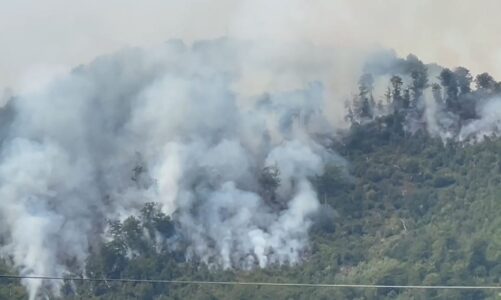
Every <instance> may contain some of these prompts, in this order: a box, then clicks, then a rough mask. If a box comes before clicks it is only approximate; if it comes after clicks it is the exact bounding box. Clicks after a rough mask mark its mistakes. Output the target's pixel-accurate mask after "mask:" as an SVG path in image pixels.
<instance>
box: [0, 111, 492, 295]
mask: <svg viewBox="0 0 501 300" xmlns="http://www.w3.org/2000/svg"><path fill="white" fill-rule="evenodd" d="M377 122H379V123H381V124H385V125H386V126H374V123H369V124H366V125H357V126H353V127H352V128H351V133H350V134H349V135H347V137H346V138H345V139H344V141H343V142H344V143H340V144H338V145H335V146H333V147H334V148H336V150H337V151H338V152H340V153H341V154H342V155H343V156H344V157H346V158H347V159H348V160H349V161H350V166H349V170H348V171H349V172H348V173H349V174H350V175H349V176H347V175H346V172H344V170H341V169H339V168H337V167H331V168H329V169H328V171H327V172H326V174H325V175H324V176H322V177H321V178H317V179H316V180H315V182H316V184H317V188H318V191H319V195H320V196H321V199H322V201H323V202H324V205H325V208H326V209H324V210H323V211H324V212H325V213H324V214H323V215H319V216H318V218H322V220H321V221H319V222H317V224H316V225H315V227H314V228H313V229H312V233H311V239H312V241H311V249H310V250H309V253H305V257H304V259H305V260H304V263H303V264H301V265H297V266H275V267H271V268H267V269H261V270H254V271H235V270H227V271H223V270H209V269H208V268H207V266H206V265H204V264H201V263H197V262H196V261H188V262H187V261H186V259H185V257H184V255H183V253H182V251H180V249H181V250H182V248H183V245H180V244H177V245H176V243H175V242H171V243H169V244H171V245H176V246H171V247H170V248H169V247H165V246H164V245H165V243H163V241H159V240H153V239H150V238H148V236H151V235H148V234H147V233H148V232H151V231H153V230H157V231H159V232H161V233H162V236H164V237H165V239H169V238H171V237H172V236H173V233H174V230H175V224H173V222H172V221H171V220H170V219H169V217H167V216H165V215H163V214H162V213H161V212H160V211H159V210H158V207H157V206H155V205H154V204H149V205H147V206H145V208H144V209H143V210H142V214H141V216H140V217H130V218H128V219H127V220H125V221H124V222H117V221H113V222H110V226H109V228H110V229H109V233H110V235H111V238H110V240H109V241H108V242H107V243H105V244H104V245H102V247H101V248H100V249H98V250H96V251H94V253H95V254H94V255H93V256H92V257H90V258H89V260H88V266H87V270H86V273H87V276H89V277H93V278H102V277H108V278H118V277H124V278H139V279H141V278H154V279H180V280H186V279H190V280H193V279H194V280H217V281H225V280H231V281H233V280H245V281H270V282H310V283H334V282H335V283H373V284H429V285H434V284H441V285H476V284H482V285H486V284H500V280H501V239H499V238H498V237H500V236H501V232H500V231H501V218H500V217H499V213H498V212H499V211H500V210H501V202H500V201H498V197H499V195H500V194H501V186H500V183H501V159H500V158H499V155H498V153H499V151H501V140H499V139H490V138H487V139H486V140H485V141H484V142H482V143H477V144H473V145H471V144H459V143H454V142H449V143H447V144H444V143H443V142H442V141H441V140H439V139H433V138H430V137H429V136H428V135H427V134H424V133H417V134H414V135H412V136H411V135H409V134H406V133H404V131H402V130H394V129H393V128H398V127H399V126H396V127H395V126H392V125H391V124H392V122H397V120H396V119H395V117H394V116H387V117H382V118H379V119H378V120H377ZM328 207H332V208H334V209H335V211H334V210H332V211H329V209H327V208H328ZM0 268H1V270H2V273H5V272H8V269H7V268H6V267H5V266H0ZM1 280H2V285H1V289H0V299H16V298H17V299H23V298H25V296H26V295H25V294H24V291H23V289H22V288H21V287H20V286H19V285H17V284H16V282H15V281H12V280H9V281H8V280H6V279H1ZM73 287H76V289H74V288H73ZM73 290H75V292H74V291H73ZM63 293H64V298H66V299H136V298H138V299H313V298H315V299H333V298H335V299H356V298H359V299H484V298H492V299H494V297H495V296H496V294H495V293H494V292H489V291H457V290H443V291H420V290H391V289H366V290H360V289H348V288H345V289H331V288H316V289H313V288H294V287H287V288H276V287H252V286H246V287H242V286H239V287H231V286H187V285H167V284H145V283H138V284H133V283H126V284H124V283H106V282H91V283H85V284H80V283H70V282H68V283H66V286H65V288H64V289H63Z"/></svg>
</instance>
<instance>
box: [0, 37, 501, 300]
mask: <svg viewBox="0 0 501 300" xmlns="http://www.w3.org/2000/svg"><path fill="white" fill-rule="evenodd" d="M247 46H248V45H247V44H244V45H242V44H240V43H238V42H236V41H232V40H229V39H220V40H210V41H202V42H198V43H195V44H194V45H193V46H191V47H188V46H186V45H184V44H183V43H182V42H181V41H171V42H169V43H167V44H166V45H164V46H163V48H161V49H156V50H154V51H152V50H143V49H126V50H124V51H122V52H118V53H116V54H113V55H109V56H104V57H100V58H98V59H96V60H95V61H94V62H92V63H90V64H89V65H84V66H80V67H78V68H75V69H74V70H73V71H72V72H71V74H67V75H65V76H66V77H64V76H63V77H62V78H56V79H54V80H53V81H52V82H51V83H50V84H49V85H48V86H46V87H43V88H39V89H38V90H35V91H34V92H31V93H28V94H25V95H23V94H21V95H14V96H12V97H11V98H10V99H9V101H7V103H6V105H5V106H4V107H3V108H1V110H0V123H1V124H0V125H1V130H0V140H1V142H2V145H1V147H2V148H1V151H0V183H1V184H0V201H1V202H0V203H1V206H0V216H1V217H2V218H1V219H0V224H1V225H2V228H1V230H0V243H1V245H2V248H1V250H2V251H1V252H0V253H1V254H2V256H1V257H2V263H1V264H0V274H14V275H18V274H21V275H25V276H36V275H45V276H53V277H59V276H66V277H67V278H69V277H73V278H75V277H82V278H83V277H85V278H90V279H119V278H127V279H154V280H197V281H247V282H277V283H280V282H288V283H327V284H328V283H335V284H343V283H344V284H379V285H500V284H501V282H500V280H501V232H500V231H501V226H500V225H501V217H499V213H498V212H499V211H500V209H501V201H499V200H500V199H499V197H500V195H501V158H500V156H499V153H501V138H499V132H500V131H499V129H500V125H499V124H500V123H501V122H500V120H501V118H500V117H499V116H500V114H498V112H501V110H500V109H498V107H501V106H500V105H499V103H500V100H499V95H500V93H501V85H500V83H499V82H497V81H496V80H495V79H494V78H493V77H492V76H490V75H489V74H487V73H483V74H479V75H477V76H475V77H474V76H473V75H471V74H470V72H469V71H468V70H467V69H466V68H463V67H459V68H456V69H454V70H449V69H447V68H442V67H440V66H437V65H426V64H424V63H423V62H421V61H420V60H419V59H418V58H417V57H415V56H413V55H409V56H408V57H407V58H406V59H401V58H398V57H396V56H395V54H394V53H392V52H390V54H388V52H383V53H382V54H381V53H380V54H378V55H376V56H374V57H371V58H369V59H368V62H367V63H366V64H365V68H364V70H363V75H362V76H361V77H360V80H359V81H358V91H355V92H354V93H353V97H352V98H351V99H349V101H347V103H346V124H347V126H346V127H345V128H334V126H332V124H331V123H330V120H329V116H326V110H325V109H324V103H325V102H328V101H334V100H332V99H329V98H327V96H326V95H327V94H326V93H325V84H324V83H322V82H319V81H314V80H313V81H308V82H307V83H305V84H303V85H301V87H300V88H297V89H291V90H285V91H271V92H269V93H263V94H259V95H251V96H245V95H240V94H238V93H237V92H235V90H234V89H235V85H236V83H239V81H238V80H239V79H240V76H241V74H240V72H241V69H242V65H241V64H242V62H245V61H246V59H249V57H247V56H245V55H247V54H244V53H247V52H243V51H241V47H247ZM236 49H240V50H236ZM245 49H246V50H248V49H247V48H245ZM251 50H252V51H257V52H259V51H262V49H261V48H260V47H257V50H256V49H252V48H251V49H250V50H249V51H251ZM221 53H224V54H225V55H224V59H222V56H221ZM254 54H255V53H254ZM260 55H262V56H263V57H265V58H266V59H263V61H261V63H260V64H258V65H259V66H260V67H263V68H264V69H266V70H267V69H268V68H271V69H274V70H282V68H283V67H284V66H286V65H287V63H290V62H289V61H287V60H285V62H284V61H280V57H279V56H277V57H272V58H273V59H271V58H270V57H268V56H265V55H264V54H262V53H260ZM267 55H268V54H267ZM274 55H276V53H275V54H274ZM253 58H254V59H255V57H253ZM200 61H204V62H205V63H206V64H204V65H203V68H202V67H196V68H194V67H192V66H194V65H195V66H199V64H200ZM251 61H252V62H254V61H253V60H251ZM263 62H266V63H263ZM271 62H273V65H271V66H270V65H268V63H269V64H271ZM291 69H292V71H291V73H296V72H297V70H295V69H293V68H291ZM299 69H301V68H299ZM280 72H281V71H280ZM284 72H285V71H284ZM257 73H258V74H260V73H259V72H257ZM287 75H288V76H290V74H287ZM286 77H287V76H286ZM381 87H383V89H381ZM381 90H382V91H383V93H381V94H379V92H381ZM68 99H70V100H72V101H68ZM242 103H244V104H246V105H243V104H242ZM54 110H57V113H54ZM498 296H499V295H498V294H497V291H494V290H446V289H444V290H413V289H390V288H379V289H356V288H336V289H335V288H329V287H319V288H312V287H272V286H223V285H185V284H165V283H162V284H161V283H146V282H136V283H132V282H128V283H124V282H115V281H106V280H104V281H72V280H65V281H61V280H43V281H37V280H22V281H19V280H17V279H7V278H0V299H26V298H27V297H30V298H31V299H38V298H44V297H49V298H50V297H54V298H62V299H151V300H153V299H155V300H156V299H158V300H159V299H496V297H498Z"/></svg>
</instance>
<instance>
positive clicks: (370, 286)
mask: <svg viewBox="0 0 501 300" xmlns="http://www.w3.org/2000/svg"><path fill="white" fill-rule="evenodd" d="M0 278H6V279H34V280H71V281H91V282H124V283H163V284H192V285H227V286H228V285H231V286H273V287H311V288H357V289H381V288H387V289H425V290H445V289H456V290H501V286H494V285H483V286H482V285H479V286H475V285H384V284H330V283H293V282H252V281H202V280H163V279H132V278H81V277H58V276H21V275H5V274H0Z"/></svg>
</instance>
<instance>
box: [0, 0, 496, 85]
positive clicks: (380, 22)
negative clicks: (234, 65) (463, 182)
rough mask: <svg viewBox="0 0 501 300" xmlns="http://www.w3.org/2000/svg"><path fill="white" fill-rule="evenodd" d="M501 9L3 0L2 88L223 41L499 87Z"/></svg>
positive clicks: (487, 2)
mask: <svg viewBox="0 0 501 300" xmlns="http://www.w3.org/2000/svg"><path fill="white" fill-rule="evenodd" d="M499 12H501V1H497V0H482V1H478V0H477V1H465V0H409V1H402V0H338V1H336V0H315V1H306V0H241V1H239V0H213V1H208V0H179V1H171V0H142V1H137V0H136V1H134V0H107V1H98V0H74V1H67V0H45V1H36V0H0V38H1V41H2V42H1V44H0V88H1V87H5V86H14V87H15V86H16V85H18V83H19V82H20V81H21V80H22V78H24V77H25V76H26V74H29V73H30V72H31V70H33V69H35V70H36V69H37V68H40V67H41V66H42V67H43V66H51V67H52V66H54V67H62V68H70V67H71V66H74V65H77V64H79V63H84V62H87V61H89V60H91V59H92V58H94V57H95V56H97V55H100V54H104V53H109V52H112V51H114V50H116V49H119V48H121V47H124V46H152V45H156V44H159V43H162V42H164V41H166V40H168V39H170V38H182V39H184V40H186V41H188V42H189V41H193V40H195V39H203V38H214V37H220V36H224V35H228V36H232V37H238V38H242V39H256V40H258V39H270V38H271V39H275V40H305V41H310V42H313V43H315V44H318V45H329V46H341V47H345V48H350V47H353V48H365V47H371V46H374V45H378V46H381V47H386V48H394V49H395V50H397V52H398V53H399V54H401V55H406V54H408V53H409V52H412V53H415V54H416V55H418V56H419V57H420V58H421V59H423V60H424V61H425V62H438V63H440V64H443V65H446V66H456V65H464V66H467V67H469V68H470V69H472V71H473V72H480V71H488V72H491V73H492V74H494V75H495V76H497V77H498V79H499V78H501V40H500V39H499V37H498V36H499V30H500V29H501V18H499V17H498V15H499Z"/></svg>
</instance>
